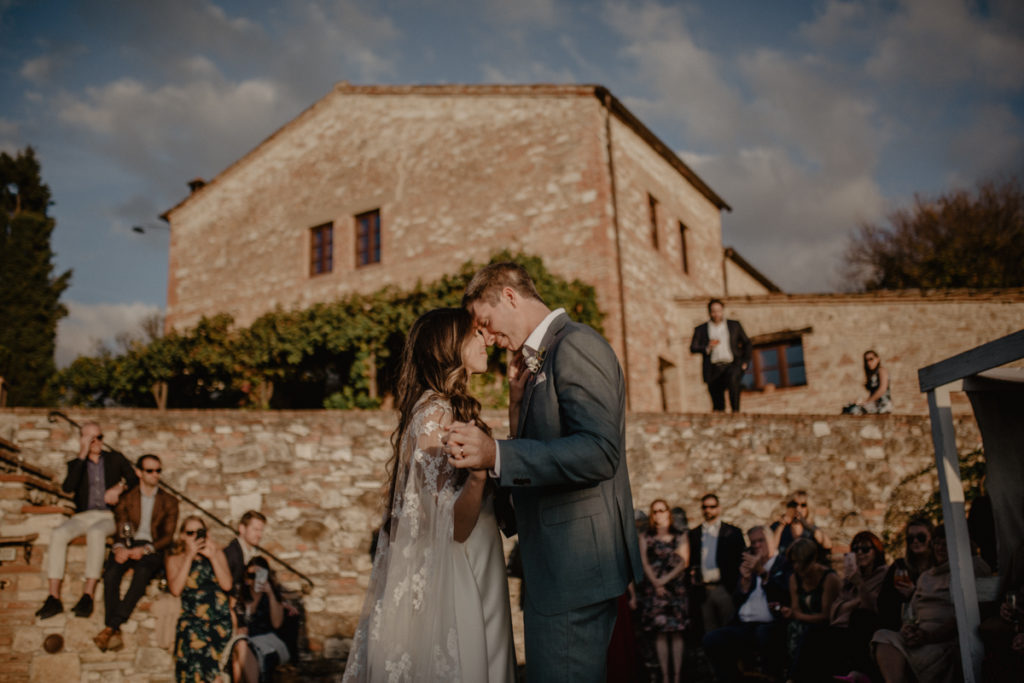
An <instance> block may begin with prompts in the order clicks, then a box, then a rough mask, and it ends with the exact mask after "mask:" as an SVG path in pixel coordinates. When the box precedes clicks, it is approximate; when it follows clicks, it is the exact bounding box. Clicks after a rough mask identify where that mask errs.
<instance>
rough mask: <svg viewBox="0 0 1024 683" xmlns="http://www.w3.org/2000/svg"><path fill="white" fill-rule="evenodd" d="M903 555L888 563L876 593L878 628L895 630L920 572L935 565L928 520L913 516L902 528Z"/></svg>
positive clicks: (900, 621) (930, 526) (898, 625)
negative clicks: (904, 546) (879, 588)
mask: <svg viewBox="0 0 1024 683" xmlns="http://www.w3.org/2000/svg"><path fill="white" fill-rule="evenodd" d="M904 536H905V538H906V554H905V555H904V556H903V557H901V558H898V559H897V560H896V561H895V562H893V563H892V564H891V565H890V566H889V570H888V571H887V572H886V574H885V578H883V579H882V588H881V590H880V591H879V593H878V619H879V622H880V628H887V629H891V630H898V629H899V627H900V624H901V623H902V620H903V609H904V606H905V605H906V604H907V603H908V602H910V598H911V596H913V595H914V586H915V584H916V583H917V579H918V577H920V576H921V574H922V573H924V572H925V571H927V570H928V569H931V568H932V567H933V566H934V565H935V560H934V557H933V556H932V523H931V522H929V521H928V520H927V519H922V518H914V519H911V520H910V521H909V522H907V525H906V527H905V528H904Z"/></svg>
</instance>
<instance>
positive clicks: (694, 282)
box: [163, 82, 1024, 413]
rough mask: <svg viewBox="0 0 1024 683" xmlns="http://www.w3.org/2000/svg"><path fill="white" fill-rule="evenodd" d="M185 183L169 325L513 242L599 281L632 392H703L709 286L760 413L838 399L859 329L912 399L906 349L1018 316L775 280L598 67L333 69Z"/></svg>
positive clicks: (993, 329) (978, 297)
mask: <svg viewBox="0 0 1024 683" xmlns="http://www.w3.org/2000/svg"><path fill="white" fill-rule="evenodd" d="M189 185H190V187H191V188H192V192H191V194H190V195H189V196H188V197H186V198H185V199H184V200H183V201H182V202H180V203H179V204H178V205H177V206H175V207H173V208H171V209H170V210H168V211H167V212H166V213H165V214H164V215H163V218H164V219H166V220H167V221H168V222H169V223H170V227H171V242H170V264H169V276H168V291H167V318H166V321H167V322H166V324H167V326H168V327H169V328H172V327H187V326H190V325H193V324H195V322H196V321H197V320H198V319H199V318H200V317H201V316H202V315H212V314H215V313H219V312H228V313H231V314H232V315H233V316H234V318H235V320H236V321H237V322H238V323H239V324H243V325H244V324H248V323H249V322H251V321H252V320H254V319H255V318H256V317H258V316H259V315H261V314H262V313H264V312H266V311H268V310H271V309H273V308H274V307H278V306H279V307H282V308H302V307H306V306H308V305H311V304H313V303H315V302H320V301H329V300H332V299H334V298H337V297H340V296H344V295H345V294H347V293H350V292H353V291H359V292H370V291H374V290H376V289H378V288H380V287H382V286H384V285H396V286H399V287H411V286H413V285H414V284H415V283H416V282H417V281H418V280H422V281H430V280H433V279H435V278H437V277H439V276H440V275H442V274H444V273H447V272H452V271H454V270H456V269H457V268H458V267H459V266H461V265H462V264H463V263H464V262H466V261H468V260H475V261H477V262H482V261H485V260H487V259H488V258H489V257H490V255H491V254H493V253H495V252H497V251H499V250H501V249H506V248H507V249H510V250H512V251H513V252H515V251H522V252H524V253H529V254H534V255H539V256H541V257H542V258H543V259H544V261H545V263H546V264H547V266H548V267H549V268H550V269H551V270H552V271H554V272H556V273H558V274H560V275H562V276H563V277H566V278H569V279H572V278H579V279H581V280H583V281H585V282H588V283H590V284H592V285H593V286H594V287H595V288H596V290H597V295H598V304H599V306H600V307H601V309H602V311H604V312H605V313H606V315H607V317H606V319H605V323H604V332H605V336H606V337H607V338H608V339H609V341H610V342H611V344H612V346H613V347H614V349H615V350H616V352H617V353H618V356H619V359H620V361H621V362H622V365H623V368H624V370H625V372H626V377H627V383H628V401H629V408H630V410H632V411H684V412H703V411H706V410H709V409H710V402H709V400H708V398H707V394H706V391H705V390H704V386H703V384H702V383H701V379H700V361H699V360H698V359H697V358H696V357H695V356H692V355H691V354H690V353H689V342H690V337H691V334H692V330H693V327H694V326H695V325H697V324H700V323H701V322H703V321H704V320H705V319H706V313H705V305H706V302H707V300H708V298H710V297H720V298H725V299H727V311H726V312H727V315H728V316H729V317H735V318H737V319H740V320H741V321H743V322H744V326H745V328H746V330H747V333H748V334H750V335H751V336H752V338H753V340H754V342H755V345H756V347H757V349H756V353H755V360H754V364H753V367H752V368H751V369H750V371H749V373H748V377H747V379H746V382H747V384H748V386H749V388H750V389H751V391H749V392H745V393H746V395H747V396H748V397H747V398H744V410H751V411H754V412H793V413H807V412H824V413H833V412H836V411H838V410H839V407H840V406H841V405H842V404H843V403H846V402H848V401H850V400H853V399H855V398H858V397H859V396H860V393H861V391H862V389H861V387H860V385H861V384H863V372H862V370H861V363H860V357H861V354H862V353H863V351H864V350H866V349H868V348H875V349H876V350H877V351H878V352H879V353H880V354H881V356H882V359H883V363H885V364H887V366H888V367H889V368H890V372H892V373H893V375H894V391H896V396H895V397H894V398H895V402H896V407H897V411H900V412H914V413H920V412H924V411H925V404H924V400H923V398H921V396H920V393H919V392H918V391H917V389H916V385H917V382H916V371H917V368H919V367H921V366H922V365H926V364H928V363H930V362H933V361H934V360H938V359H941V358H945V357H947V356H949V355H951V354H952V353H956V352H957V351H958V350H960V349H963V348H970V347H972V346H975V345H977V344H979V343H981V342H984V341H987V340H989V339H993V338H996V337H998V336H1002V335H1003V334H1006V333H1008V332H1011V331H1013V330H1015V329H1017V328H1018V327H1019V326H1020V320H1022V319H1024V306H1022V304H1024V292H1022V291H1011V292H986V293H977V292H972V293H968V292H959V293H958V292H938V293H935V292H931V293H928V292H909V293H899V294H887V295H883V296H876V295H820V296H808V295H800V296H791V295H786V294H783V293H782V292H780V290H779V288H778V287H777V286H775V285H774V284H773V283H772V282H771V281H770V280H769V279H767V278H766V277H765V276H763V275H762V274H760V273H759V272H758V271H757V269H756V268H754V267H753V266H751V265H750V264H749V263H748V262H747V261H746V260H745V259H743V257H741V256H740V255H739V254H737V253H736V252H735V250H733V249H730V248H723V244H722V230H721V214H722V211H723V210H729V209H730V207H729V205H728V204H727V203H726V201H725V200H724V199H723V198H722V197H721V196H719V195H718V194H717V193H716V192H715V190H713V189H712V188H711V187H709V186H708V184H707V183H706V182H704V181H703V180H702V179H701V178H700V177H699V176H697V174H696V173H694V172H693V170H692V169H691V168H689V167H688V166H687V165H686V164H685V163H684V162H683V161H682V160H680V159H679V157H678V156H677V155H676V154H675V153H674V152H672V150H671V149H669V148H668V147H667V146H666V145H665V144H664V143H663V142H662V141H661V140H659V139H658V138H657V136H655V135H654V134H653V133H652V132H651V131H650V130H649V129H648V128H647V127H646V126H645V125H644V124H643V123H642V122H641V121H640V120H639V119H637V118H636V116H634V115H633V114H632V113H631V112H630V111H629V110H628V109H627V108H626V107H625V106H624V105H623V104H622V102H621V101H619V100H618V99H617V98H616V97H615V96H614V95H612V94H611V93H610V92H609V91H608V90H607V89H606V88H604V87H602V86H599V85H567V86H557V85H475V86H466V85H440V86H357V85H350V84H348V83H344V82H343V83H339V84H338V85H337V86H335V87H334V89H333V90H332V91H331V92H330V93H328V94H327V95H326V96H325V97H324V98H322V99H321V100H319V101H318V102H316V103H315V104H313V105H312V106H311V107H310V108H309V109H307V110H306V111H304V112H303V113H302V114H300V115H299V116H298V117H296V118H295V119H294V120H292V121H291V122H289V123H287V124H286V125H285V126H284V127H282V128H281V129H280V130H278V131H277V132H276V133H274V134H273V135H271V136H270V137H269V138H268V139H267V140H265V141H264V142H262V143H261V144H260V145H259V146H257V147H256V148H255V149H253V150H252V151H250V152H249V153H248V154H246V155H245V156H244V157H242V158H241V159H239V160H238V161H236V162H235V163H234V164H232V165H231V166H229V167H228V168H227V169H225V170H224V171H223V172H222V173H220V174H219V175H218V176H216V177H215V178H213V179H212V180H211V181H210V182H208V183H207V182H204V181H202V180H199V179H197V180H194V181H192V182H191V183H190V184H189ZM976 312H977V313H980V314H982V315H983V319H984V320H985V321H986V325H983V326H978V325H974V324H971V323H968V322H966V320H967V318H964V317H962V316H968V317H969V316H971V315H973V314H974V313H976ZM922 333H924V334H927V335H928V336H929V340H928V342H927V343H922V339H921V338H920V337H919V336H918V335H920V334H922Z"/></svg>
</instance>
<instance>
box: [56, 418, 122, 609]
mask: <svg viewBox="0 0 1024 683" xmlns="http://www.w3.org/2000/svg"><path fill="white" fill-rule="evenodd" d="M138 481H139V478H138V476H136V474H135V472H134V471H133V470H132V465H131V463H130V462H128V459H127V458H125V457H124V456H123V455H121V454H120V453H118V452H117V451H115V450H113V449H109V448H108V449H106V450H104V449H103V432H102V430H101V429H100V426H99V425H98V424H96V423H95V422H86V423H84V424H83V425H82V427H81V430H80V432H79V449H78V457H76V458H74V459H72V460H71V461H69V462H68V475H67V477H65V478H64V483H63V484H61V488H62V489H63V490H64V491H66V492H67V493H71V494H74V499H75V510H76V512H75V514H74V515H72V516H71V518H70V519H68V520H67V521H65V522H64V523H63V524H61V525H60V526H58V527H57V528H56V529H54V530H53V532H52V533H51V535H50V547H49V549H48V550H47V553H46V567H47V577H48V578H49V584H50V585H49V588H50V595H49V596H48V597H47V598H46V602H44V603H43V606H42V607H40V608H39V610H37V611H36V616H37V617H39V618H40V619H49V618H50V617H52V616H55V615H57V614H60V613H61V612H63V611H64V605H63V604H62V603H61V601H60V588H61V583H62V582H63V581H64V569H65V565H66V561H67V551H68V544H69V543H70V542H71V541H73V540H74V539H75V538H77V537H79V536H81V535H83V534H84V535H85V539H86V545H85V554H86V559H85V590H84V591H83V593H82V597H81V599H80V600H79V601H78V603H77V604H76V605H75V606H74V608H73V612H74V614H75V616H76V617H88V616H90V615H91V614H92V598H93V594H94V592H95V591H96V584H97V583H98V582H99V579H100V572H102V570H103V552H104V551H105V550H106V543H107V536H110V535H111V534H112V533H114V515H113V513H112V512H111V510H112V508H113V507H114V506H115V505H116V504H117V501H118V499H119V498H120V497H121V494H122V493H124V492H125V491H126V490H128V489H129V488H131V487H132V486H135V484H137V483H138Z"/></svg>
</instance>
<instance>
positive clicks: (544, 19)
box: [482, 0, 558, 28]
mask: <svg viewBox="0 0 1024 683" xmlns="http://www.w3.org/2000/svg"><path fill="white" fill-rule="evenodd" d="M482 9H483V12H484V14H485V16H487V17H488V19H489V20H490V21H492V22H494V23H496V24H499V25H501V26H502V27H503V28H507V27H508V25H509V24H513V25H520V26H522V25H537V26H541V27H548V28H550V27H551V26H552V25H554V24H555V23H556V21H557V20H558V6H557V3H556V2H555V0H515V2H509V1H508V0H485V1H484V2H483V3H482Z"/></svg>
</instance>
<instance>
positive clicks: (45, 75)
mask: <svg viewBox="0 0 1024 683" xmlns="http://www.w3.org/2000/svg"><path fill="white" fill-rule="evenodd" d="M55 65H56V58H55V57H54V56H53V55H43V56H41V57H36V58H34V59H30V60H28V61H27V62H25V63H24V64H22V65H21V71H20V73H21V76H22V78H25V79H28V80H29V81H32V82H33V83H42V82H45V81H47V80H49V78H50V75H51V74H52V73H53V70H54V67H55Z"/></svg>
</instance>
